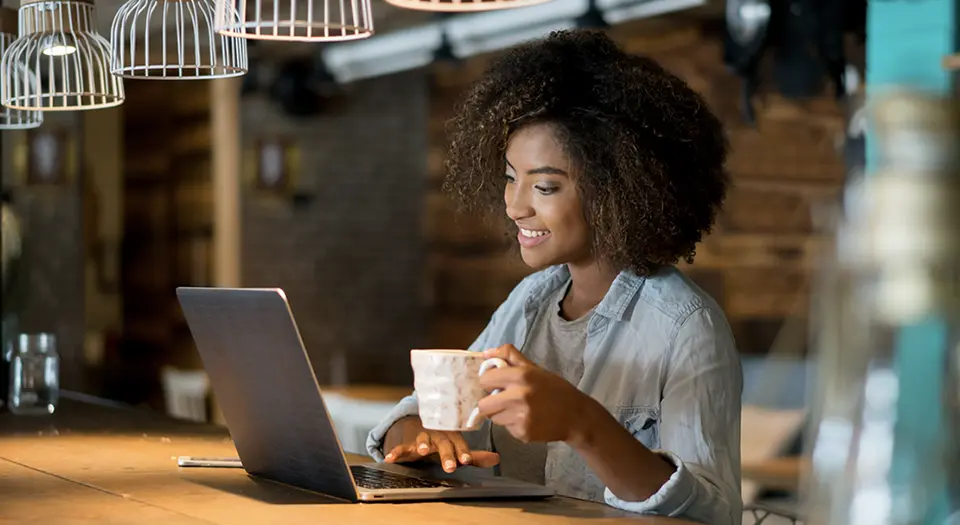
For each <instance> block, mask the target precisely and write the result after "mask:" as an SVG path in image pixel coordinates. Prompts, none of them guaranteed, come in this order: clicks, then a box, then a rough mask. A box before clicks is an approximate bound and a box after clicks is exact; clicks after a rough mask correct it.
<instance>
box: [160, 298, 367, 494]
mask: <svg viewBox="0 0 960 525" xmlns="http://www.w3.org/2000/svg"><path fill="white" fill-rule="evenodd" d="M177 298H178V299H179V301H180V305H181V307H182V308H183V313H184V316H185V318H186V320H187V324H188V325H189V327H190V332H191V333H192V334H193V338H194V341H195V342H196V345H197V349H198V350H199V352H200V357H201V358H202V359H203V364H204V368H206V371H207V374H208V375H209V376H210V383H211V385H212V387H213V391H214V393H215V394H216V396H217V402H218V403H219V405H220V408H221V410H222V411H223V416H224V418H225V419H226V422H227V427H228V428H229V430H230V435H231V437H232V438H233V441H234V444H235V445H236V447H237V453H238V455H239V456H240V460H241V462H242V463H243V467H244V469H246V471H247V472H249V473H250V474H253V475H255V476H260V477H263V478H266V479H271V480H274V481H278V482H281V483H286V484H289V485H293V486H296V487H301V488H305V489H309V490H314V491H316V492H320V493H323V494H328V495H331V496H334V497H337V498H341V499H345V500H348V501H357V500H358V495H357V489H356V485H355V484H354V480H353V476H352V475H351V473H350V468H349V466H348V464H347V461H346V457H345V456H344V454H343V449H342V448H341V446H340V442H339V440H338V438H337V434H336V431H335V430H334V427H333V423H332V422H331V420H330V416H329V414H328V412H327V410H326V406H325V405H324V402H323V398H322V397H321V395H320V387H319V385H318V384H317V379H316V376H315V375H314V372H313V367H312V366H311V364H310V358H309V357H308V355H307V353H306V350H305V348H304V346H303V341H302V340H301V338H300V333H299V331H298V330H297V326H296V322H295V321H294V318H293V313H292V312H291V311H290V306H289V304H288V303H287V300H286V296H285V295H284V293H283V290H280V289H246V288H245V289H236V288H191V287H181V288H177Z"/></svg>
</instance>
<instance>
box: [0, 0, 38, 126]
mask: <svg viewBox="0 0 960 525" xmlns="http://www.w3.org/2000/svg"><path fill="white" fill-rule="evenodd" d="M16 38H17V12H16V11H14V10H13V9H9V8H6V7H0V57H2V56H3V55H4V53H6V51H7V48H8V47H10V44H12V43H13V41H14V40H15V39H16ZM14 67H17V65H16V64H14ZM19 67H20V68H21V69H23V71H22V73H21V75H22V76H23V77H25V78H29V77H31V76H35V75H33V73H31V72H30V70H28V69H27V66H26V65H25V64H20V66H19ZM4 86H6V83H4V84H3V85H0V93H2V92H3V88H4ZM0 96H2V95H0ZM41 124H43V113H41V112H39V111H23V110H19V109H10V108H8V107H6V106H0V129H32V128H36V127H39V126H40V125H41Z"/></svg>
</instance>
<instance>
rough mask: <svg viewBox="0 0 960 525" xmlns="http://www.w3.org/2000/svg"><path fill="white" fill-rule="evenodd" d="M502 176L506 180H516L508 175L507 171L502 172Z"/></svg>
mask: <svg viewBox="0 0 960 525" xmlns="http://www.w3.org/2000/svg"><path fill="white" fill-rule="evenodd" d="M503 178H504V179H506V180H507V182H514V181H515V180H516V179H515V178H514V177H513V175H510V174H509V173H504V174H503Z"/></svg>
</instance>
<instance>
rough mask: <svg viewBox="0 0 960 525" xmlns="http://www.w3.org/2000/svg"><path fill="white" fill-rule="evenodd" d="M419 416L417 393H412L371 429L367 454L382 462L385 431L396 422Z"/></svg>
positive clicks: (368, 435) (368, 436)
mask: <svg viewBox="0 0 960 525" xmlns="http://www.w3.org/2000/svg"><path fill="white" fill-rule="evenodd" d="M416 415H419V409H418V405H417V393H416V392H414V393H413V394H410V395H409V396H407V397H405V398H403V399H401V400H400V402H399V403H397V404H396V406H394V407H393V408H392V409H390V412H389V413H387V416H386V417H384V418H383V420H382V421H380V423H379V424H378V425H377V426H375V427H373V430H371V431H370V433H369V434H367V453H368V454H370V457H372V458H373V459H375V460H377V461H383V453H384V452H383V439H384V438H385V437H386V436H387V431H389V430H390V427H392V426H393V424H394V423H396V422H397V421H399V420H401V419H403V418H405V417H407V416H416Z"/></svg>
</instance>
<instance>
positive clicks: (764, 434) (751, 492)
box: [740, 405, 807, 505]
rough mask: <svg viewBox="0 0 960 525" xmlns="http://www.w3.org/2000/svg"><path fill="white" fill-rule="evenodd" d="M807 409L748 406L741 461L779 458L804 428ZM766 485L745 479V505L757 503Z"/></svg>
mask: <svg viewBox="0 0 960 525" xmlns="http://www.w3.org/2000/svg"><path fill="white" fill-rule="evenodd" d="M806 416H807V410H806V409H805V408H797V409H774V408H765V407H760V406H756V405H744V406H743V408H742V409H741V412H740V464H742V465H753V464H757V463H762V462H764V461H767V460H770V459H774V458H777V457H779V456H781V455H782V454H784V453H785V452H786V449H787V447H789V446H790V445H791V444H792V443H793V441H794V440H795V439H796V437H797V435H798V434H799V433H800V432H801V431H802V429H803V423H804V420H805V419H806ZM761 488H762V487H760V486H758V485H757V483H755V482H753V481H750V480H742V481H741V484H740V490H741V492H742V499H743V503H744V505H748V504H750V503H753V502H754V500H755V499H756V497H757V494H758V493H759V492H760V489H761Z"/></svg>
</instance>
